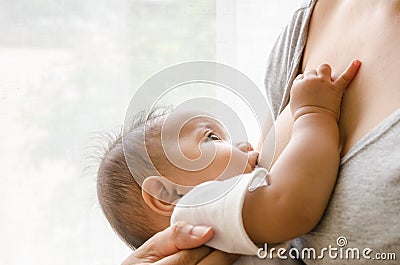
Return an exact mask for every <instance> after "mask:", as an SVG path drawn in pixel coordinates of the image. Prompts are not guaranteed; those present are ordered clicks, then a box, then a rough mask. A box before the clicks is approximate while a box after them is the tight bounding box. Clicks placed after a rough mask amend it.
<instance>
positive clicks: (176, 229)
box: [123, 222, 214, 265]
mask: <svg viewBox="0 0 400 265" xmlns="http://www.w3.org/2000/svg"><path fill="white" fill-rule="evenodd" d="M213 234H214V231H213V230H212V228H211V227H205V226H192V225H189V224H185V223H183V222H178V223H176V224H174V225H173V226H170V227H168V228H167V229H165V230H163V231H161V232H159V233H157V234H155V235H154V236H153V237H151V238H150V239H149V240H147V241H146V242H145V243H144V244H143V245H142V246H141V247H140V248H138V249H137V250H136V251H135V252H134V253H132V255H131V256H129V257H128V258H127V259H126V260H125V262H124V263H123V264H126V265H128V264H136V263H135V262H136V261H141V260H146V261H149V260H153V261H157V260H160V259H163V258H164V257H167V256H170V255H172V254H175V253H179V252H180V251H181V250H182V249H191V248H195V247H199V246H201V245H203V244H204V243H206V242H207V241H209V240H210V239H211V238H212V236H213Z"/></svg>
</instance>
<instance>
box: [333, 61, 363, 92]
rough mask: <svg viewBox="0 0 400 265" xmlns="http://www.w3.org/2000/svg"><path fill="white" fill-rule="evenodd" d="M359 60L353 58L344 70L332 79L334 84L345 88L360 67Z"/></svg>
mask: <svg viewBox="0 0 400 265" xmlns="http://www.w3.org/2000/svg"><path fill="white" fill-rule="evenodd" d="M360 66H361V62H360V61H359V60H353V61H352V62H351V64H350V65H349V66H348V67H347V69H346V70H344V72H343V73H342V74H341V75H340V76H339V77H338V78H337V79H336V80H333V81H334V85H336V86H339V87H340V88H342V89H345V88H346V87H347V86H348V85H349V84H350V83H351V81H352V80H353V78H354V77H355V76H356V74H357V72H358V69H360Z"/></svg>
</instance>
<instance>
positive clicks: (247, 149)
mask: <svg viewBox="0 0 400 265" xmlns="http://www.w3.org/2000/svg"><path fill="white" fill-rule="evenodd" d="M236 147H237V148H238V149H239V150H240V151H242V152H245V153H248V152H250V151H254V148H253V146H251V144H250V143H249V142H240V143H237V144H236Z"/></svg>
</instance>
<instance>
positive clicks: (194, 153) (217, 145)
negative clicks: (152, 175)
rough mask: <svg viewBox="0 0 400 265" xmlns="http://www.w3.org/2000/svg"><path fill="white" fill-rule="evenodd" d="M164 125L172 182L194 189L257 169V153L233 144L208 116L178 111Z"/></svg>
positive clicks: (247, 146)
mask: <svg viewBox="0 0 400 265" xmlns="http://www.w3.org/2000/svg"><path fill="white" fill-rule="evenodd" d="M163 122H164V125H163V129H162V136H161V137H162V144H163V148H164V152H165V153H166V155H167V158H168V159H169V161H170V162H171V166H168V167H167V168H166V170H164V175H165V177H167V178H168V179H170V180H171V181H173V182H175V183H177V184H180V185H185V186H195V185H198V184H200V183H203V182H205V181H209V180H215V179H219V180H221V179H226V178H231V177H233V176H236V175H239V174H243V173H250V172H252V171H253V170H254V168H255V166H256V163H257V157H258V153H257V152H255V151H253V148H252V147H251V146H249V145H244V146H242V147H240V148H239V147H236V146H235V145H232V144H231V143H230V141H229V135H228V133H227V132H226V130H225V128H224V127H223V126H222V125H221V124H220V123H219V122H218V121H217V120H216V119H214V118H212V117H210V116H209V115H205V114H201V113H194V112H192V113H188V112H177V113H172V114H170V115H168V116H167V117H166V118H165V119H163ZM172 164H174V166H173V165H172Z"/></svg>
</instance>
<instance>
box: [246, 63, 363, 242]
mask: <svg viewBox="0 0 400 265" xmlns="http://www.w3.org/2000/svg"><path fill="white" fill-rule="evenodd" d="M359 66H360V62H359V61H353V62H352V64H351V65H350V66H349V67H348V68H347V69H346V70H345V71H344V72H343V73H342V75H341V76H340V77H339V78H337V79H336V80H334V81H332V77H331V68H330V66H329V65H326V64H323V65H321V66H320V67H319V69H318V71H311V72H309V73H307V74H305V75H300V76H298V77H297V78H296V80H295V82H294V84H293V87H292V92H291V101H290V110H291V112H292V115H293V120H294V124H293V130H292V134H291V138H290V140H289V143H288V145H287V147H286V148H285V149H284V150H283V152H282V154H281V155H280V157H279V158H278V160H277V161H276V162H275V164H274V165H273V167H272V168H271V171H270V179H269V184H270V185H268V186H264V187H260V188H258V189H256V190H255V191H253V192H248V193H247V195H246V198H245V202H244V206H243V222H244V226H245V228H246V231H247V233H248V235H249V237H250V238H251V239H252V240H253V242H255V243H264V242H267V243H278V242H282V241H285V240H288V239H291V238H294V237H297V236H299V235H301V234H304V233H306V232H308V231H310V230H311V229H312V228H313V227H314V226H315V225H316V224H317V223H318V222H319V220H320V218H321V216H322V214H323V212H324V210H325V208H326V206H327V203H328V201H329V198H330V195H331V192H332V190H333V187H334V184H335V181H336V175H337V171H338V166H339V160H340V157H339V130H338V126H337V120H338V119H339V113H340V103H341V99H342V96H343V92H344V90H345V88H346V87H347V86H348V85H349V83H350V82H351V80H352V79H353V78H354V76H355V75H356V73H357V71H358V68H359Z"/></svg>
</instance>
